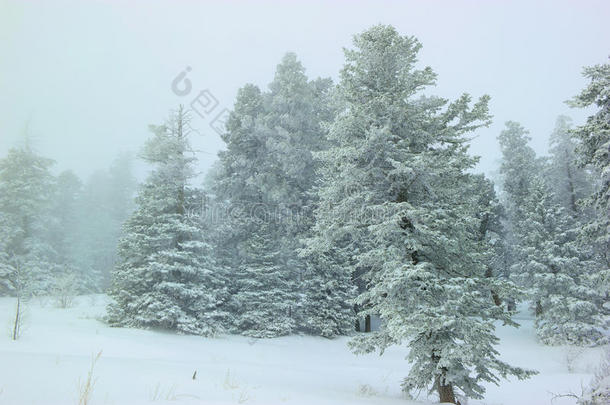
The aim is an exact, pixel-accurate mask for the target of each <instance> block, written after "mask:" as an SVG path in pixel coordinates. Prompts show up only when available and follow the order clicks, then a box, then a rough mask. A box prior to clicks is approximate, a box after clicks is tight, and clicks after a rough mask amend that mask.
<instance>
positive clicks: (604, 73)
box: [570, 63, 610, 316]
mask: <svg viewBox="0 0 610 405" xmlns="http://www.w3.org/2000/svg"><path fill="white" fill-rule="evenodd" d="M584 76H585V77H586V78H587V79H588V80H589V84H588V86H587V87H586V88H585V89H584V90H583V91H582V92H581V93H580V94H579V95H577V96H576V97H575V98H574V99H573V100H572V101H571V102H570V104H571V105H572V106H574V107H581V108H584V107H594V108H596V109H597V111H596V112H595V114H593V115H591V116H590V117H588V118H587V122H586V123H585V124H584V125H581V126H579V127H577V128H576V129H574V130H573V132H572V134H573V137H574V139H575V141H576V142H577V147H576V154H577V156H578V161H579V164H580V165H581V166H582V167H587V168H590V169H591V170H592V171H593V176H594V178H595V180H596V187H595V189H594V192H593V193H592V194H591V195H590V196H589V197H588V198H587V199H585V202H586V203H588V205H589V206H591V207H592V208H593V209H594V215H593V219H592V220H590V221H588V223H587V224H585V226H584V227H583V229H582V237H583V239H585V240H587V241H588V242H589V244H592V245H593V246H594V247H595V250H596V254H597V261H598V263H599V268H598V271H597V273H596V276H595V277H596V283H595V285H596V286H597V290H598V291H599V292H600V296H602V297H603V300H602V301H600V302H599V305H600V306H603V307H604V308H605V313H606V315H607V316H608V315H610V308H609V307H608V305H609V304H608V302H610V292H609V291H610V64H608V63H606V64H602V65H595V66H590V67H587V68H585V69H584Z"/></svg>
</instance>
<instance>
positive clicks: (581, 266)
mask: <svg viewBox="0 0 610 405" xmlns="http://www.w3.org/2000/svg"><path fill="white" fill-rule="evenodd" d="M555 201H556V200H555V199H554V198H553V196H552V194H551V193H550V192H549V191H548V189H547V186H546V184H545V183H544V182H543V180H542V179H540V178H534V179H532V182H531V188H530V193H529V195H528V196H527V197H526V198H525V200H524V201H523V204H522V206H521V212H522V215H523V216H522V217H521V218H519V219H518V220H517V222H516V224H515V228H516V229H517V240H518V243H517V245H516V246H515V252H516V253H517V258H518V261H517V262H516V263H515V264H514V265H513V267H512V270H513V271H512V273H513V276H514V277H515V278H516V279H517V280H518V282H519V283H520V284H521V285H523V286H525V287H526V288H527V290H528V296H529V298H530V299H531V300H532V303H533V304H535V313H536V332H537V335H538V337H539V338H540V340H541V341H542V342H543V343H546V344H575V345H589V344H601V343H603V342H604V335H603V333H602V332H601V331H600V326H601V325H602V324H603V318H602V314H601V312H600V308H599V307H598V306H597V305H596V303H597V302H598V301H599V296H598V293H597V292H596V288H595V286H594V285H593V283H592V278H591V276H592V275H594V272H595V265H594V263H593V262H591V261H589V260H586V259H585V258H584V257H585V256H586V255H585V254H584V253H583V252H582V251H581V250H580V249H579V245H578V244H577V243H576V241H575V239H576V237H575V232H574V229H575V228H574V225H573V223H574V221H573V220H572V219H571V217H570V216H569V215H567V214H566V209H565V208H563V207H561V206H560V205H559V204H557V203H556V202H555Z"/></svg>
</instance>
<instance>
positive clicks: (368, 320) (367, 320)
mask: <svg viewBox="0 0 610 405" xmlns="http://www.w3.org/2000/svg"><path fill="white" fill-rule="evenodd" d="M364 331H365V332H370V331H371V316H370V315H367V316H365V317H364Z"/></svg>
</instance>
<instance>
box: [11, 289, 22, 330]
mask: <svg viewBox="0 0 610 405" xmlns="http://www.w3.org/2000/svg"><path fill="white" fill-rule="evenodd" d="M20 317H21V298H20V297H19V295H17V312H16V313H15V325H13V340H17V338H18V337H19V324H20V322H21V320H20V319H19V318H20Z"/></svg>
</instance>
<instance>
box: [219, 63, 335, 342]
mask: <svg viewBox="0 0 610 405" xmlns="http://www.w3.org/2000/svg"><path fill="white" fill-rule="evenodd" d="M330 85H331V83H330V80H324V79H318V80H314V81H309V80H308V78H307V76H306V75H305V73H304V68H303V66H302V65H301V63H300V62H299V61H298V60H297V59H296V56H295V55H294V54H291V53H289V54H287V55H286V56H285V57H284V58H283V59H282V62H281V63H280V64H279V65H278V67H277V71H276V74H275V77H274V80H273V81H272V82H271V84H270V85H269V91H268V92H261V91H260V90H259V89H258V88H257V87H255V86H252V85H247V86H245V87H244V88H243V89H241V90H240V92H239V94H238V98H237V101H236V103H235V109H234V111H233V113H232V114H231V116H230V118H229V122H228V125H227V133H226V134H224V135H223V140H224V141H225V142H226V143H227V150H226V151H225V152H221V153H220V154H219V157H220V164H219V168H218V172H217V175H216V179H215V181H214V184H213V190H214V194H215V196H216V198H217V200H218V201H219V202H220V203H224V204H228V206H229V208H228V209H229V210H231V212H232V213H233V214H236V213H237V212H238V211H239V212H240V214H239V215H238V216H239V219H238V220H235V219H236V218H232V219H234V220H233V221H232V222H231V223H230V224H229V225H228V226H227V225H222V226H221V227H220V230H219V236H220V237H219V240H220V243H219V247H218V249H217V252H218V253H219V254H220V256H221V260H220V261H221V262H223V264H225V265H227V266H229V267H232V268H233V269H236V274H235V277H234V280H235V283H234V285H233V291H234V294H233V300H232V301H233V303H232V308H233V309H234V311H235V313H236V314H237V317H236V321H235V322H236V325H237V330H238V331H240V332H242V333H245V334H249V335H253V334H255V335H260V336H269V335H280V334H287V333H290V332H291V331H293V330H295V329H296V328H297V327H298V326H299V325H300V324H302V323H303V322H304V318H307V315H306V314H305V312H307V310H302V309H301V306H302V301H303V300H302V297H303V295H304V294H305V292H306V291H305V290H306V288H303V286H302V285H303V282H302V281H303V272H304V270H305V263H304V261H303V260H302V259H301V258H299V257H298V255H297V249H298V247H299V246H300V242H299V241H300V239H301V238H302V237H303V236H304V235H305V234H306V232H307V231H308V229H309V228H310V226H311V224H310V222H309V221H308V220H309V217H308V216H307V215H306V213H307V211H308V210H309V209H310V207H311V206H312V205H313V203H314V201H315V195H314V194H313V193H311V189H312V186H313V183H314V178H315V163H314V161H313V158H312V152H315V151H317V150H320V149H321V148H322V147H323V145H324V131H323V129H322V122H324V121H325V120H329V119H330V115H331V112H330V109H329V107H328V106H329V103H328V102H327V98H328V97H329V90H330ZM254 246H267V247H268V248H269V249H270V250H269V251H267V252H262V251H260V250H257V249H254V248H253V247H254ZM270 260H272V261H271V262H270ZM262 262H264V263H268V264H269V263H273V265H272V267H273V268H274V269H275V270H274V273H275V274H276V275H277V277H276V278H269V277H267V276H265V275H264V274H262V273H261V271H260V270H259V269H260V266H261V263H262ZM253 283H254V284H258V285H259V287H260V288H258V289H257V293H258V294H260V296H259V297H258V298H257V299H256V301H257V302H261V303H262V302H265V303H266V305H267V306H268V310H266V311H260V310H258V309H257V308H255V307H254V306H249V305H247V304H244V303H246V302H247V301H248V300H249V299H251V298H252V294H253V293H254V292H253V291H252V290H251V285H252V284H253ZM308 302H310V301H308ZM274 308H275V309H274ZM248 325H250V326H248ZM265 325H266V326H265Z"/></svg>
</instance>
